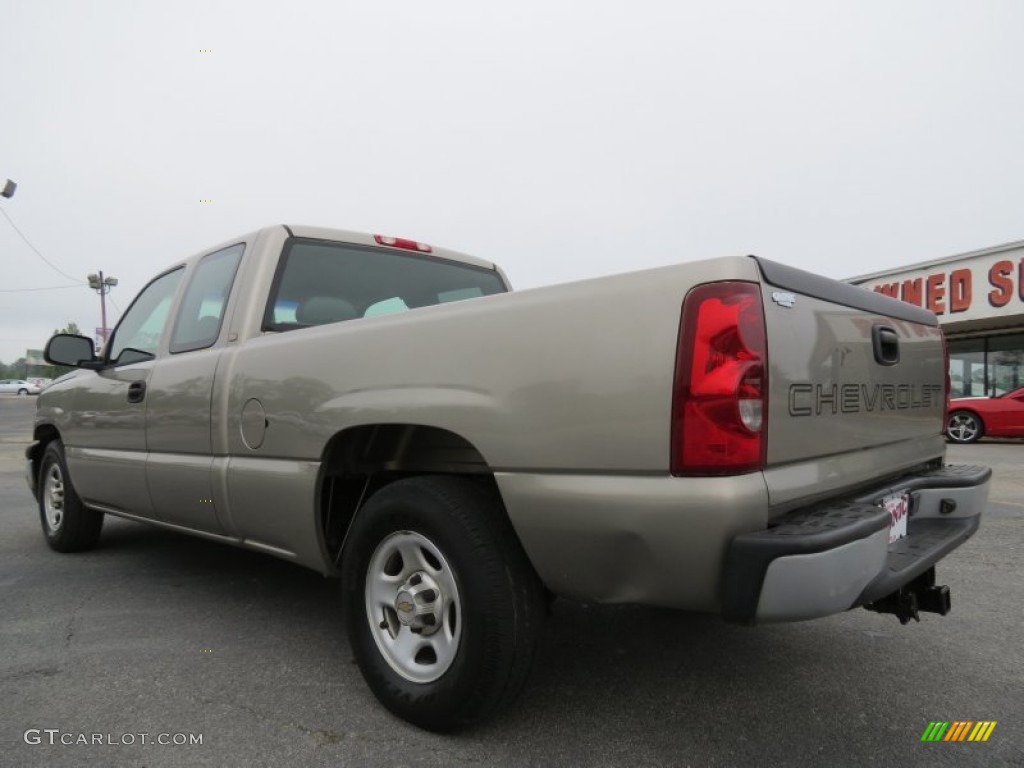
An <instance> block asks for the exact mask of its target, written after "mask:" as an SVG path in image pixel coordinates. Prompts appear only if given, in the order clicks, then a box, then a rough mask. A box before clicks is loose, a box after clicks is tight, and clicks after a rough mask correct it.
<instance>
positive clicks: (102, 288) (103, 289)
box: [89, 270, 117, 349]
mask: <svg viewBox="0 0 1024 768" xmlns="http://www.w3.org/2000/svg"><path fill="white" fill-rule="evenodd" d="M115 285H117V278H116V277H104V276H103V270H100V271H99V273H98V274H94V275H89V287H90V288H92V289H93V290H94V291H96V292H97V293H98V294H99V295H100V316H101V318H102V321H103V325H102V327H101V328H100V336H101V337H102V338H103V347H104V349H105V348H106V346H107V336H108V333H109V332H108V330H107V294H108V293H110V289H111V288H113V287H114V286H115Z"/></svg>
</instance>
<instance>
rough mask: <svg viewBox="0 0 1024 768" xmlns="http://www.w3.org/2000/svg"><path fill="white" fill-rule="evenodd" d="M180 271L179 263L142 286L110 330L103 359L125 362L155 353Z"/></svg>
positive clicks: (154, 355) (131, 361)
mask: <svg viewBox="0 0 1024 768" xmlns="http://www.w3.org/2000/svg"><path fill="white" fill-rule="evenodd" d="M184 272H185V270H184V268H183V267H179V268H178V269H175V270H173V271H171V272H168V273H166V274H163V275H161V276H160V277H158V278H157V279H156V280H154V281H153V282H151V283H150V284H149V285H147V286H146V287H145V288H143V289H142V293H140V294H139V295H138V296H137V297H136V298H135V301H133V302H132V305H131V306H130V307H128V311H127V312H125V314H124V317H122V318H121V322H120V323H118V325H117V329H116V330H115V331H114V335H113V338H112V339H111V340H110V343H109V344H108V347H109V350H110V352H109V354H108V355H107V360H110V361H111V362H112V363H114V364H115V365H126V364H128V363H139V362H143V361H145V360H152V359H153V358H154V357H156V352H157V349H159V347H160V337H161V336H163V332H164V328H165V327H166V326H167V321H168V319H169V317H168V315H169V314H170V311H171V304H172V303H173V301H174V295H175V294H176V293H177V292H178V284H179V283H180V282H181V276H182V275H183V274H184Z"/></svg>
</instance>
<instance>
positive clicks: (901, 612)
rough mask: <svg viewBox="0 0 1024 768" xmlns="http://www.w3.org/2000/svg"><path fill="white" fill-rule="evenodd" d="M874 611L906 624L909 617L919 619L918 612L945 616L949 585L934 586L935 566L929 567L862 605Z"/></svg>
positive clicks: (948, 600) (948, 598)
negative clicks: (891, 616) (887, 593)
mask: <svg viewBox="0 0 1024 768" xmlns="http://www.w3.org/2000/svg"><path fill="white" fill-rule="evenodd" d="M864 607H865V608H867V609H868V610H869V611H875V612H876V613H891V614H893V615H894V616H895V617H896V618H897V619H899V620H900V624H907V623H908V622H909V621H910V620H911V619H913V620H914V621H921V617H920V616H919V615H918V614H919V613H937V614H939V615H940V616H945V615H946V614H947V613H949V609H950V607H951V603H950V597H949V587H947V586H935V568H934V567H932V568H929V569H928V570H927V571H925V572H924V573H922V574H921V575H920V576H918V577H917V578H915V579H913V580H912V581H909V582H907V583H906V584H904V585H903V586H902V587H900V588H899V589H897V590H896V591H895V592H893V593H892V594H890V595H886V596H885V597H883V598H882V599H881V600H876V601H875V602H873V603H868V604H867V605H865V606H864Z"/></svg>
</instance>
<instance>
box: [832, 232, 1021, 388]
mask: <svg viewBox="0 0 1024 768" xmlns="http://www.w3.org/2000/svg"><path fill="white" fill-rule="evenodd" d="M847 282H850V283H853V284H854V285H861V286H863V287H864V288H867V289H868V290H872V291H876V292H877V293H883V294H885V295H886V296H892V297H893V298H896V299H901V300H903V301H906V302H909V303H910V304H917V305H918V306H920V307H927V308H928V309H930V310H931V311H932V312H934V313H935V314H936V315H938V316H939V324H940V325H941V326H942V329H943V331H945V333H946V337H947V338H948V339H949V372H950V380H951V383H952V388H953V392H952V394H953V397H976V396H983V395H1001V394H1004V393H1005V392H1009V391H1010V390H1012V389H1016V388H1017V387H1020V386H1024V241H1019V242H1016V243H1008V244H1007V245H999V246H996V247H994V248H986V249H984V250H981V251H973V252H971V253H964V254H961V255H960V256H951V257H949V258H945V259H937V260H935V261H928V262H924V263H921V264H911V265H910V266H907V267H900V268H899V269H894V270H891V271H886V272H876V273H875V274H872V275H863V276H861V277H854V278H851V279H849V280H848V281H847Z"/></svg>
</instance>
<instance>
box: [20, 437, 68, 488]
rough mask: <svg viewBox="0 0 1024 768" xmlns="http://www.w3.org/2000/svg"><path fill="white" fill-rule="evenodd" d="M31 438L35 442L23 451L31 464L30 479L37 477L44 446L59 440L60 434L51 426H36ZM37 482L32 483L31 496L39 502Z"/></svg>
mask: <svg viewBox="0 0 1024 768" xmlns="http://www.w3.org/2000/svg"><path fill="white" fill-rule="evenodd" d="M32 437H33V439H34V440H35V442H33V443H32V444H31V445H30V446H29V447H28V448H26V449H25V458H26V459H28V460H29V461H30V462H31V463H32V477H33V478H38V477H39V463H40V462H41V461H42V460H43V453H44V452H45V451H46V446H48V445H49V444H50V443H52V442H53V441H54V440H60V432H59V431H58V430H57V428H56V427H55V426H53V425H52V424H37V425H36V428H35V429H34V430H33V431H32ZM38 485H39V484H38V482H37V483H33V485H32V486H31V488H32V495H33V496H35V497H36V500H37V501H38V500H39V488H38Z"/></svg>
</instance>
